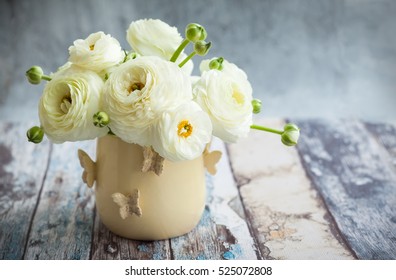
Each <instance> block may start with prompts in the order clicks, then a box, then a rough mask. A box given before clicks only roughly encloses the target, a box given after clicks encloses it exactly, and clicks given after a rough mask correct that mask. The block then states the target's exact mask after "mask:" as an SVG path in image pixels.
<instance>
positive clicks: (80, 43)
mask: <svg viewBox="0 0 396 280" xmlns="http://www.w3.org/2000/svg"><path fill="white" fill-rule="evenodd" d="M69 54H70V57H69V61H70V62H72V63H73V64H75V65H78V66H80V67H82V68H85V69H89V70H92V71H95V72H101V71H103V70H105V69H106V68H109V67H112V66H114V65H116V64H118V63H120V62H121V61H122V60H123V59H124V57H125V54H124V52H123V51H122V49H121V46H120V43H119V42H118V41H117V40H116V39H115V38H113V37H111V35H109V34H104V33H103V32H102V31H100V32H96V33H92V34H91V35H89V36H88V37H87V38H86V39H84V40H83V39H78V40H76V41H74V42H73V45H72V46H70V47H69Z"/></svg>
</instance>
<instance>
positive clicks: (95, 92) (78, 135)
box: [39, 68, 107, 143]
mask: <svg viewBox="0 0 396 280" xmlns="http://www.w3.org/2000/svg"><path fill="white" fill-rule="evenodd" d="M102 88H103V81H102V79H101V78H100V77H99V76H98V74H96V73H95V72H92V71H88V70H85V71H81V70H78V68H76V69H74V71H71V69H67V70H66V71H61V72H60V73H59V74H58V75H57V74H54V75H53V76H52V80H51V81H49V82H48V83H47V84H46V86H45V88H44V91H43V95H42V96H41V99H40V104H39V117H40V123H41V126H42V127H43V130H44V132H45V134H46V135H47V137H48V138H49V139H50V140H51V141H53V142H54V143H63V142H65V141H80V140H88V139H94V138H96V137H101V136H104V135H105V134H107V129H103V128H97V127H95V126H94V125H93V121H92V116H93V115H94V114H95V113H96V112H97V111H99V100H100V95H101V91H102Z"/></svg>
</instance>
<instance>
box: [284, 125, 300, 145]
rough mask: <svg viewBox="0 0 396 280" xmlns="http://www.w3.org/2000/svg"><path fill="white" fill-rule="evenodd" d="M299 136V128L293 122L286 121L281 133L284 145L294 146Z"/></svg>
mask: <svg viewBox="0 0 396 280" xmlns="http://www.w3.org/2000/svg"><path fill="white" fill-rule="evenodd" d="M299 137H300V129H299V128H298V126H297V125H295V124H293V123H288V124H286V125H285V126H284V128H283V133H282V135H281V140H282V143H283V144H285V145H286V146H294V145H296V144H297V141H298V138H299Z"/></svg>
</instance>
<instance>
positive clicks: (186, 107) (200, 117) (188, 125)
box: [152, 101, 212, 161]
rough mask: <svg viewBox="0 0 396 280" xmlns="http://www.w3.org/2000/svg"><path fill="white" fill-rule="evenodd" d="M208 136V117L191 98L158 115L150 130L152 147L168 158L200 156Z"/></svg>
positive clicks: (209, 123) (209, 129)
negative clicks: (151, 131) (157, 119)
mask: <svg viewBox="0 0 396 280" xmlns="http://www.w3.org/2000/svg"><path fill="white" fill-rule="evenodd" d="M211 137H212V123H211V121H210V118H209V116H208V115H207V114H206V113H205V112H204V111H203V110H202V109H201V108H200V107H199V106H198V104H196V103H195V102H193V101H190V102H186V103H184V104H182V105H180V106H179V108H177V109H176V110H172V111H166V112H164V113H163V114H162V116H161V118H160V119H159V121H158V122H157V123H156V124H155V125H154V129H153V139H154V141H153V144H152V145H153V148H154V150H155V151H156V152H157V153H158V154H160V155H161V156H162V157H164V158H166V159H168V160H170V161H180V160H192V159H195V158H197V157H198V156H200V155H202V153H203V151H204V149H205V146H206V144H207V143H209V142H210V140H211Z"/></svg>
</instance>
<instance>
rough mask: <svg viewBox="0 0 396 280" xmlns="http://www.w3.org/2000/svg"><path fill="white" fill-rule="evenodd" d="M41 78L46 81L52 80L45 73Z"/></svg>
mask: <svg viewBox="0 0 396 280" xmlns="http://www.w3.org/2000/svg"><path fill="white" fill-rule="evenodd" d="M41 79H43V80H46V81H51V80H52V79H51V77H50V76H47V75H42V76H41Z"/></svg>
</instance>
